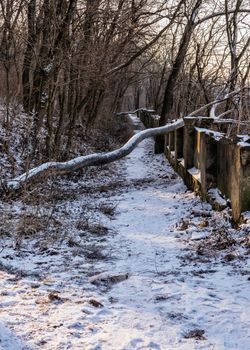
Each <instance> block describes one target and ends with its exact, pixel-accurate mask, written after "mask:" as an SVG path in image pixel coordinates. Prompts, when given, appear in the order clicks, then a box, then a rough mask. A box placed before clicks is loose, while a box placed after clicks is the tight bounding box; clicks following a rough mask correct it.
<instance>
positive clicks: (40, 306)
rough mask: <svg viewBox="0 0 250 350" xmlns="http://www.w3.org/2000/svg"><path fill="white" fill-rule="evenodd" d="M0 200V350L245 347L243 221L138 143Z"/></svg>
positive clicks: (248, 277) (249, 264)
mask: <svg viewBox="0 0 250 350" xmlns="http://www.w3.org/2000/svg"><path fill="white" fill-rule="evenodd" d="M46 186H47V187H45V188H44V186H40V188H39V186H38V189H36V190H34V191H33V192H31V193H29V194H28V195H27V196H23V197H21V198H19V197H17V198H9V199H8V200H4V201H1V202H0V211H1V218H2V219H1V227H0V242H1V249H0V259H1V260H0V349H1V350H3V349H4V350H24V349H26V350H36V349H45V350H64V349H65V350H66V349H72V350H76V349H81V350H132V349H133V350H139V349H140V350H142V349H144V350H151V349H152V350H153V349H157V350H158V349H161V350H174V349H178V350H179V349H183V350H184V349H185V350H188V349H192V350H194V349H211V350H212V349H213V350H222V349H225V350H230V349H231V350H237V349H240V350H249V348H250V293H249V284H250V259H249V258H250V223H249V222H248V223H246V224H244V225H242V226H240V227H238V228H233V227H232V225H231V223H230V217H229V215H228V210H224V211H223V212H215V211H213V210H212V209H211V207H210V205H209V204H207V203H202V202H201V200H200V198H198V197H196V196H195V195H194V193H192V192H190V191H187V189H186V187H185V185H184V184H183V182H182V180H181V179H180V178H179V177H178V176H177V175H176V173H175V172H174V171H173V169H172V168H171V167H170V166H169V165H168V163H167V162H166V160H165V158H164V156H163V155H157V156H156V155H154V154H153V140H150V139H148V140H145V141H144V142H142V143H141V144H140V145H139V147H137V148H136V149H135V150H134V151H133V152H132V153H131V154H130V155H129V156H128V157H126V158H124V159H122V160H121V161H119V162H116V163H115V164H112V165H109V166H103V167H98V168H94V167H93V168H90V169H88V171H86V172H84V174H83V173H78V174H76V175H75V176H74V177H70V178H69V177H66V176H65V177H64V178H60V179H57V180H53V181H51V180H48V181H47V185H46Z"/></svg>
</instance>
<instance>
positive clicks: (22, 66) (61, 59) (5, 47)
mask: <svg viewBox="0 0 250 350" xmlns="http://www.w3.org/2000/svg"><path fill="white" fill-rule="evenodd" d="M248 5H249V4H248V1H244V0H237V1H236V0H235V1H213V0H208V1H184V0H183V1H151V0H131V1H124V0H116V1H106V0H105V1H103V0H90V1H88V0H86V1H80V0H78V1H77V0H70V1H67V0H63V1H57V0H44V1H39V0H31V1H27V0H21V1H15V0H4V1H1V29H0V30H1V32H0V39H1V52H0V54H1V55H0V64H1V70H0V74H1V101H2V114H1V115H2V116H1V125H2V128H4V129H5V132H4V134H5V137H4V141H2V152H4V153H6V154H7V157H8V159H9V162H11V163H12V165H11V166H12V170H13V168H15V159H14V158H15V154H13V149H11V145H10V142H9V140H10V138H11V136H10V134H11V133H12V132H13V129H14V134H16V133H18V134H21V137H22V142H21V143H20V144H19V145H18V147H21V148H22V151H21V153H22V159H23V160H25V167H26V169H27V168H29V167H30V166H31V165H32V163H33V162H35V163H37V162H38V163H39V162H43V161H45V160H52V159H53V160H63V159H67V158H70V157H72V155H73V154H75V153H74V152H75V151H76V149H77V151H79V143H82V142H85V141H88V140H90V138H91V135H93V134H94V135H95V133H96V130H97V129H99V130H101V133H104V132H107V134H106V136H107V138H108V137H109V136H108V134H110V133H112V132H113V133H114V128H115V126H114V125H115V124H116V119H115V115H116V112H120V111H122V110H126V109H135V108H138V107H149V108H153V109H155V110H156V112H157V113H158V114H160V115H161V123H160V125H164V124H166V121H167V120H168V119H173V118H178V117H181V116H185V115H188V114H189V113H190V112H192V111H193V110H195V109H197V108H199V107H200V106H202V105H205V104H208V103H209V102H211V101H213V100H216V99H218V100H219V99H221V98H223V97H225V96H226V95H227V94H229V93H230V92H232V91H236V90H237V91H238V93H237V94H236V95H233V96H232V98H231V99H229V100H227V102H225V103H224V104H222V105H220V106H219V108H217V107H218V106H216V105H215V106H214V107H213V108H211V107H210V108H207V110H205V111H204V112H203V113H204V114H206V115H209V114H210V115H211V114H213V113H214V112H215V111H216V113H217V116H218V115H219V114H220V116H222V117H223V116H226V117H227V118H234V119H236V120H248V119H249V90H247V89H244V88H246V87H247V86H249V85H248V84H249V70H250V65H249V55H250V51H249V41H250V39H249V15H250V14H249V11H250V10H249V6H248ZM20 111H22V112H24V113H25V114H20ZM118 129H119V128H118ZM99 135H100V133H99ZM106 136H105V137H106ZM116 136H117V135H116ZM94 139H96V136H94ZM76 140H77V141H76ZM81 151H82V150H81ZM35 159H36V161H35ZM33 165H34V164H33ZM12 172H13V173H15V171H14V170H13V171H12Z"/></svg>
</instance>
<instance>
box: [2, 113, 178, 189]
mask: <svg viewBox="0 0 250 350" xmlns="http://www.w3.org/2000/svg"><path fill="white" fill-rule="evenodd" d="M182 126H184V122H183V120H182V119H179V120H177V121H176V122H174V123H172V124H167V125H165V126H163V127H159V128H153V129H147V130H144V131H141V132H139V133H138V134H136V135H134V136H133V137H132V138H131V139H130V140H129V141H128V142H127V143H126V144H125V145H124V146H122V147H121V148H119V149H117V150H115V151H111V152H107V153H94V154H90V155H87V156H80V157H77V158H74V159H71V160H69V161H67V162H48V163H44V164H42V165H40V166H38V167H36V168H33V169H32V170H29V171H27V172H25V173H24V174H22V175H20V176H18V177H16V178H14V179H12V180H9V181H7V182H6V183H5V184H4V186H3V187H4V189H5V191H6V192H9V191H17V190H19V189H21V188H22V187H23V186H24V185H26V184H28V183H30V182H32V181H34V180H36V179H38V178H41V177H42V176H44V175H45V174H51V175H57V174H63V173H68V172H71V171H74V170H77V169H81V168H84V167H87V166H91V165H95V166H96V165H102V164H108V163H111V162H114V161H116V160H118V159H120V158H122V157H125V156H127V155H128V154H129V153H131V152H132V151H133V150H134V149H135V147H136V146H137V145H138V144H139V143H140V142H142V141H143V140H144V139H146V138H148V137H152V136H157V135H164V134H165V133H168V132H171V131H174V130H176V129H178V128H181V127H182Z"/></svg>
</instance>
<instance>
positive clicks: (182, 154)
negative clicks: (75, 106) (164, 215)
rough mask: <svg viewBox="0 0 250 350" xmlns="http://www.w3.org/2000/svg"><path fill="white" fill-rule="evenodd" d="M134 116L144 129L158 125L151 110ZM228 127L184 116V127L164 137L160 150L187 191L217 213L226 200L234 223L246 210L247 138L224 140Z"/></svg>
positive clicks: (249, 204) (249, 193)
mask: <svg viewBox="0 0 250 350" xmlns="http://www.w3.org/2000/svg"><path fill="white" fill-rule="evenodd" d="M137 114H138V117H139V118H140V119H141V121H142V122H143V124H144V125H145V127H146V128H152V127H157V126H159V116H157V115H155V114H154V112H153V111H147V110H139V111H138V112H137ZM232 122H233V121H232ZM228 124H230V123H228V121H225V122H224V123H223V121H220V122H219V123H217V122H216V121H215V120H214V119H211V118H207V117H186V118H184V127H182V128H179V129H177V130H175V131H172V132H170V133H168V134H166V135H165V136H164V138H165V147H164V150H165V154H166V157H167V158H168V160H169V162H170V163H171V165H172V166H173V167H174V168H175V170H176V171H177V172H178V173H179V174H180V175H181V177H182V178H183V179H184V182H185V183H186V185H187V186H188V188H190V189H192V190H194V191H196V192H198V193H199V194H200V195H201V196H202V198H203V199H204V200H208V201H209V202H211V203H212V204H213V206H214V207H215V208H216V209H219V210H222V209H224V208H225V207H226V206H227V205H228V204H229V201H230V202H231V208H232V217H233V219H234V221H238V220H239V219H240V218H241V214H242V213H243V212H246V211H250V136H249V135H245V136H237V137H236V138H235V139H234V140H232V139H230V138H228V137H226V133H225V131H226V130H227V128H228Z"/></svg>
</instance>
